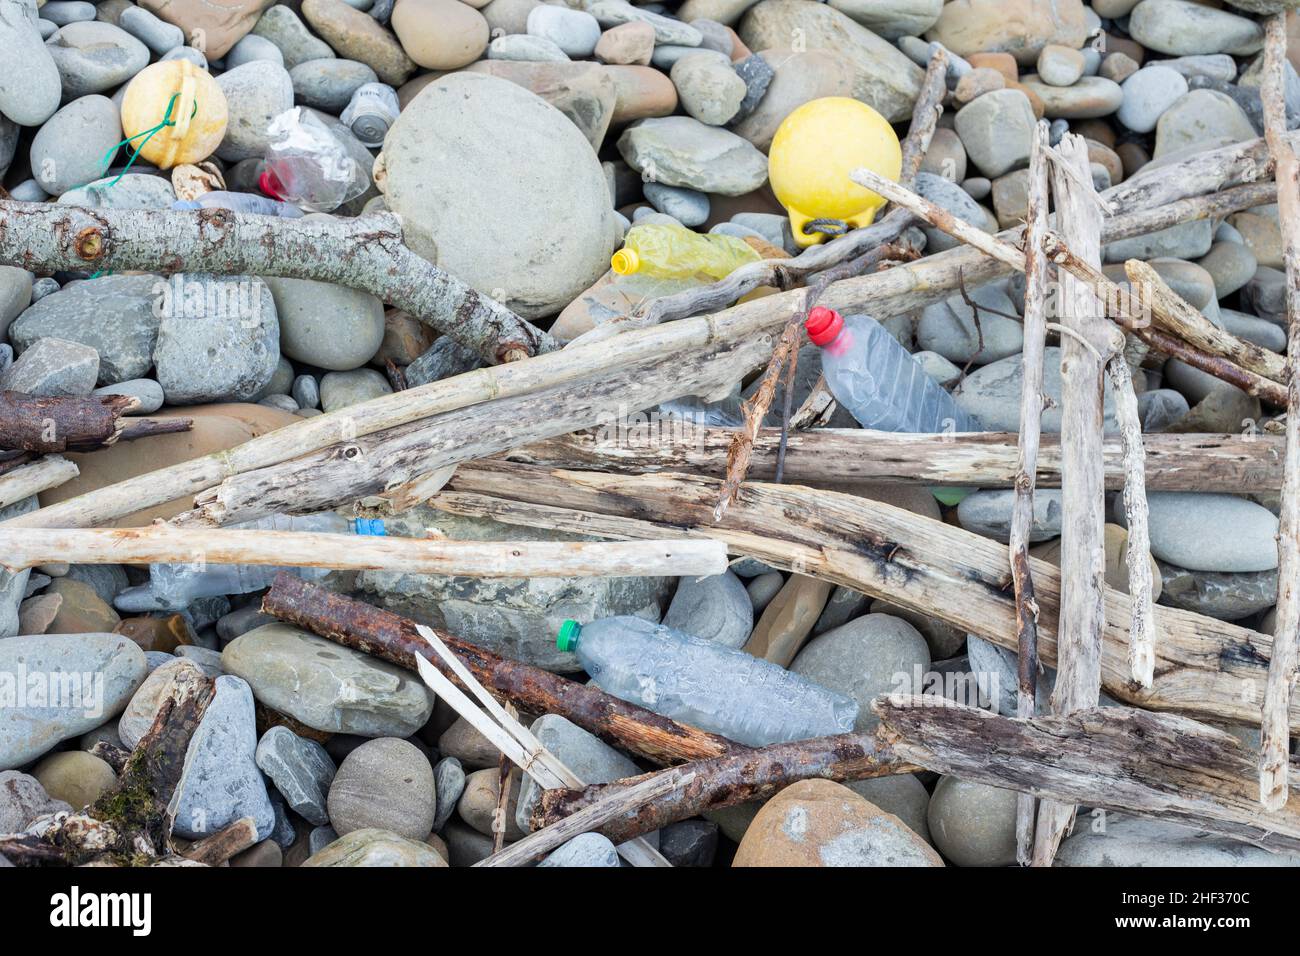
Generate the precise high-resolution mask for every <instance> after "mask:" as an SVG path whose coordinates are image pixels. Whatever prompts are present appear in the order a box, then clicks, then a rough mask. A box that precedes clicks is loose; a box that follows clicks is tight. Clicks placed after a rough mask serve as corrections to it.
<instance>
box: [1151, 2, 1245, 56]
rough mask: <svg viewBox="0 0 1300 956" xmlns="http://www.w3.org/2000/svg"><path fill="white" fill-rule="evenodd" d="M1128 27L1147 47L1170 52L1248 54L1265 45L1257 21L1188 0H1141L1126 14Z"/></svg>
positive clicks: (1171, 53) (1172, 54)
mask: <svg viewBox="0 0 1300 956" xmlns="http://www.w3.org/2000/svg"><path fill="white" fill-rule="evenodd" d="M1128 31H1129V34H1130V35H1131V36H1132V37H1133V39H1134V40H1136V41H1137V42H1138V43H1141V44H1142V45H1143V46H1144V47H1146V48H1147V49H1149V50H1156V51H1158V52H1160V53H1167V54H1169V55H1171V56H1187V55H1194V54H1203V53H1231V54H1233V55H1235V56H1249V55H1250V54H1252V53H1258V52H1259V51H1260V49H1262V48H1263V45H1264V29H1263V27H1262V26H1261V25H1260V23H1259V22H1257V21H1255V20H1249V19H1247V18H1246V17H1243V16H1239V15H1238V14H1235V13H1229V12H1228V11H1227V10H1215V9H1213V8H1212V7H1207V6H1204V5H1202V4H1199V3H1191V2H1189V0H1142V2H1141V3H1139V4H1138V5H1137V6H1136V7H1134V8H1133V12H1132V13H1131V14H1129V21H1128Z"/></svg>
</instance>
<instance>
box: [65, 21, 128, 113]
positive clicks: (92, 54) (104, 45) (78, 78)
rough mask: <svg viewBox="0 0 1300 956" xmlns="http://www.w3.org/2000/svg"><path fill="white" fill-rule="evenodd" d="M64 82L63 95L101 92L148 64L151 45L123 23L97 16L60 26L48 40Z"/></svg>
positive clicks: (123, 81)
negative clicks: (117, 24)
mask: <svg viewBox="0 0 1300 956" xmlns="http://www.w3.org/2000/svg"><path fill="white" fill-rule="evenodd" d="M45 48H46V49H47V50H49V51H50V56H52V57H53V58H54V65H55V67H57V68H58V71H59V81H60V83H61V84H62V86H63V98H64V99H65V100H68V99H74V98H75V97H78V96H85V95H86V94H87V93H102V92H104V91H105V90H112V89H114V88H115V87H117V86H120V85H121V84H123V83H125V82H126V81H127V80H129V79H131V77H133V76H135V75H136V74H137V73H139V72H140V71H141V70H143V69H144V68H145V67H146V66H148V65H149V48H148V47H147V46H145V45H144V44H143V43H141V42H140V41H139V40H137V39H136V38H135V37H133V36H131V34H129V33H127V32H126V31H125V30H123V29H122V28H121V27H116V26H113V24H111V23H102V22H100V21H98V20H91V21H88V22H87V21H79V22H77V23H69V24H68V25H67V26H65V27H60V28H59V29H58V31H57V32H56V33H55V34H54V36H52V37H50V38H49V39H48V40H47V41H45Z"/></svg>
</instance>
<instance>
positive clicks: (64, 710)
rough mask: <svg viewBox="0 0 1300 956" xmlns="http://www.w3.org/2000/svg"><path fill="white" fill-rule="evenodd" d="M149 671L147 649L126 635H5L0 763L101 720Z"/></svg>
mask: <svg viewBox="0 0 1300 956" xmlns="http://www.w3.org/2000/svg"><path fill="white" fill-rule="evenodd" d="M144 678H145V660H144V651H142V650H140V648H139V646H138V645H136V644H135V643H134V642H133V641H131V640H130V639H129V638H126V637H123V636H122V635H120V634H42V635H39V636H31V637H10V638H6V639H4V640H0V769H4V770H9V769H12V768H15V767H21V766H23V765H24V764H27V763H29V762H30V761H32V760H35V759H36V758H37V757H39V756H40V755H41V754H43V753H45V752H46V751H48V750H50V749H51V748H52V747H54V746H55V745H56V744H58V743H59V742H60V741H63V740H67V739H69V738H71V737H79V736H81V735H82V734H84V733H85V732H86V731H88V730H93V729H94V728H96V727H98V726H99V725H100V724H102V723H104V721H105V720H106V719H107V718H110V717H113V716H115V715H116V714H118V713H119V712H120V711H121V710H122V708H123V707H125V706H126V703H127V701H128V700H130V699H131V695H132V694H133V693H134V692H135V689H136V688H137V687H139V686H140V683H141V682H142V681H143V680H144Z"/></svg>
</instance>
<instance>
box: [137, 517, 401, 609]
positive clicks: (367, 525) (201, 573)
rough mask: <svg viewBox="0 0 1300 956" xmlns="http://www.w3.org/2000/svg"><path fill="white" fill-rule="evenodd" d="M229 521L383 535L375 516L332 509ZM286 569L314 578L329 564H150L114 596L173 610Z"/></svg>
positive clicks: (254, 587) (258, 584) (238, 590)
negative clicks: (143, 580)
mask: <svg viewBox="0 0 1300 956" xmlns="http://www.w3.org/2000/svg"><path fill="white" fill-rule="evenodd" d="M228 527H231V528H241V529H244V530H257V531H310V532H317V533H324V534H360V535H370V536H376V537H379V536H383V535H386V534H387V533H388V531H387V529H386V528H385V527H384V522H383V520H382V519H380V518H345V517H343V516H342V515H339V514H335V513H334V512H332V511H322V512H320V513H318V514H314V515H268V516H267V517H265V518H257V519H256V520H254V521H244V522H241V523H238V524H232V525H229V526H228ZM281 571H288V572H289V573H290V574H294V575H297V576H298V577H300V578H305V579H306V580H309V581H312V580H319V579H320V578H323V577H325V575H327V574H329V573H330V569H329V568H301V567H278V566H273V565H262V564H196V563H189V564H151V565H149V583H148V584H144V585H141V586H139V587H133V588H127V589H126V590H124V591H122V592H121V593H120V594H118V595H117V597H116V598H114V599H113V604H114V605H115V606H116V607H117V608H118V609H119V610H122V611H160V610H171V611H178V610H180V609H182V608H185V607H188V606H189V605H190V604H191V602H193V601H195V600H197V599H198V598H205V597H216V596H217V595H224V594H250V593H252V592H253V591H260V590H262V588H265V587H270V585H271V582H272V581H274V580H275V576H276V575H277V574H278V573H279V572H281Z"/></svg>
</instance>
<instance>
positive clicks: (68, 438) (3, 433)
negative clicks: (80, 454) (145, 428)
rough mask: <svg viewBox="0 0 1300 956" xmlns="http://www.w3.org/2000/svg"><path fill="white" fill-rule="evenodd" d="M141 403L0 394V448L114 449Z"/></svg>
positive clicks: (117, 397)
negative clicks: (133, 412) (128, 414)
mask: <svg viewBox="0 0 1300 956" xmlns="http://www.w3.org/2000/svg"><path fill="white" fill-rule="evenodd" d="M137 407H139V403H138V402H137V401H136V400H135V399H133V398H129V397H127V396H125V395H105V396H102V397H98V396H97V397H93V398H73V397H70V396H46V397H39V398H38V397H36V396H33V395H24V394H22V393H19V392H0V448H5V449H14V450H18V451H30V452H36V453H38V454H47V453H49V452H63V451H94V450H95V449H96V448H104V447H105V446H108V445H112V444H114V443H115V442H117V440H118V439H119V438H120V437H121V435H122V430H123V429H124V428H125V427H126V426H127V424H129V423H130V419H123V418H122V416H123V415H125V414H126V413H127V412H129V411H131V410H133V409H135V408H137Z"/></svg>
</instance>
